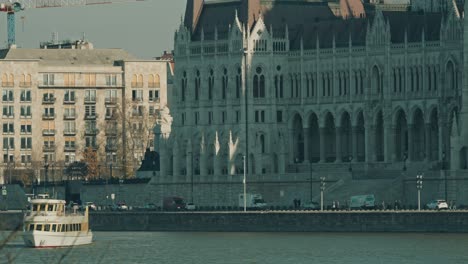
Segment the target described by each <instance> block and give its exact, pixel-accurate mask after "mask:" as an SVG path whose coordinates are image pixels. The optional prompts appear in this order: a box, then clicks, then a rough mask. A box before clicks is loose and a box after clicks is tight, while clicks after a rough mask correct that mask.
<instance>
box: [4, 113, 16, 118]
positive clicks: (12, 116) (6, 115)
mask: <svg viewBox="0 0 468 264" xmlns="http://www.w3.org/2000/svg"><path fill="white" fill-rule="evenodd" d="M3 118H15V115H14V114H5V113H4V114H3Z"/></svg>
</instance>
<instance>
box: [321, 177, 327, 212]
mask: <svg viewBox="0 0 468 264" xmlns="http://www.w3.org/2000/svg"><path fill="white" fill-rule="evenodd" d="M325 184H326V183H325V177H320V211H323V191H325Z"/></svg>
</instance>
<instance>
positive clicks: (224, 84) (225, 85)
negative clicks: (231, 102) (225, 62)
mask: <svg viewBox="0 0 468 264" xmlns="http://www.w3.org/2000/svg"><path fill="white" fill-rule="evenodd" d="M227 74H228V71H227V69H226V68H224V70H223V78H222V80H221V81H222V83H221V86H222V91H221V96H222V98H223V99H226V93H227V89H228V75H227Z"/></svg>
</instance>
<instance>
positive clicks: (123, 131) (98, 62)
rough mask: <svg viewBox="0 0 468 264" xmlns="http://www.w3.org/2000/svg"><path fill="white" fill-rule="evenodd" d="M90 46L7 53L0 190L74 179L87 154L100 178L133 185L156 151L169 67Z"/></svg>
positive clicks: (0, 71) (1, 71) (1, 85)
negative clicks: (16, 183) (71, 169)
mask: <svg viewBox="0 0 468 264" xmlns="http://www.w3.org/2000/svg"><path fill="white" fill-rule="evenodd" d="M78 44H79V43H78ZM81 44H83V43H81ZM86 44H87V45H76V46H73V47H72V49H19V48H18V49H16V48H11V49H8V50H2V51H0V77H1V82H0V89H1V92H2V98H1V100H0V107H1V109H2V116H1V123H2V131H1V133H0V137H1V138H2V140H1V142H0V144H1V148H0V151H1V152H2V154H3V155H2V156H3V159H1V160H2V161H3V163H2V165H3V170H1V172H0V173H1V176H0V183H1V182H2V181H3V182H5V183H7V182H10V181H12V180H22V181H32V180H36V181H37V180H39V181H43V180H44V175H45V174H47V175H48V177H49V180H52V179H54V180H60V179H63V178H66V177H70V175H66V173H65V168H66V166H67V165H68V164H70V163H72V162H74V161H79V160H83V154H84V151H85V149H87V148H88V150H93V151H95V152H96V156H97V161H96V163H97V168H98V169H97V172H96V173H95V174H97V175H94V177H103V178H104V177H105V176H114V177H133V175H134V171H135V170H136V169H137V168H138V166H139V164H140V162H141V159H142V157H143V155H144V152H145V150H146V149H147V148H152V147H153V142H154V135H153V127H154V123H155V122H156V120H157V119H158V113H159V112H160V110H161V109H165V108H166V109H167V97H166V90H167V88H168V87H167V85H168V80H167V76H168V72H169V73H170V72H171V67H170V63H168V60H139V59H137V58H135V57H134V56H132V55H131V54H129V53H127V52H126V51H124V50H121V49H94V48H93V46H92V45H91V44H90V43H86ZM169 75H170V74H169ZM166 112H168V111H166ZM166 129H167V128H166ZM46 171H47V173H46Z"/></svg>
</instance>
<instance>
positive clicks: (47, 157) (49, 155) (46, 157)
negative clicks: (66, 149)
mask: <svg viewBox="0 0 468 264" xmlns="http://www.w3.org/2000/svg"><path fill="white" fill-rule="evenodd" d="M43 159H44V162H45V163H49V162H54V161H55V154H54V153H46V154H44V158H43Z"/></svg>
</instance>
